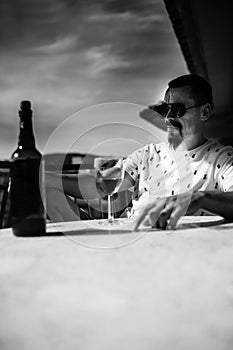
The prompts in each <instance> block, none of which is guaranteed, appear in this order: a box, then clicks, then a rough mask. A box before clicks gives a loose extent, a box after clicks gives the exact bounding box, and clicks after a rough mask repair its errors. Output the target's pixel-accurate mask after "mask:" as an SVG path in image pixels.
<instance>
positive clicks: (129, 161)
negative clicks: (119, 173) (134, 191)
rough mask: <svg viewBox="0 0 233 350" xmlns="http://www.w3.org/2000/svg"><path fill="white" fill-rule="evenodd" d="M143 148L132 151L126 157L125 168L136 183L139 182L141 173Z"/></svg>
mask: <svg viewBox="0 0 233 350" xmlns="http://www.w3.org/2000/svg"><path fill="white" fill-rule="evenodd" d="M142 153H143V148H140V149H138V150H137V151H135V152H133V153H131V154H130V155H129V156H128V157H127V158H125V159H124V169H125V171H126V172H127V173H128V174H129V176H130V177H131V178H132V179H133V181H134V183H136V182H137V179H138V174H139V170H138V169H139V164H140V161H141V158H142Z"/></svg>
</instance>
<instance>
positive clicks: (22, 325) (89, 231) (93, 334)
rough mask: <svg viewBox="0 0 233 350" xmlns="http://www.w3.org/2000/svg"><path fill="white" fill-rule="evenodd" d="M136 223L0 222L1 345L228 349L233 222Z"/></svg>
mask: <svg viewBox="0 0 233 350" xmlns="http://www.w3.org/2000/svg"><path fill="white" fill-rule="evenodd" d="M131 225H132V223H131V222H127V223H126V222H125V221H124V222H123V224H121V225H118V226H117V227H116V228H114V229H113V230H109V229H108V228H105V226H103V227H102V225H100V224H99V223H98V222H96V221H95V222H93V221H81V222H68V223H58V224H48V226H47V231H48V233H47V235H46V237H37V238H19V237H14V236H13V234H12V231H11V229H3V230H0V249H1V252H0V296H1V298H0V315H1V316H0V348H1V350H9V349H10V350H11V349H12V350H13V349H14V350H32V349H33V350H37V349H38V350H39V349H40V350H41V349H45V350H47V349H58V350H60V349H66V350H67V349H68V350H69V349H82V350H86V349H88V350H89V349H91V350H92V349H93V350H98V349H101V350H105V349H106V350H107V349H111V350H112V349H114V350H115V349H127V350H131V349H134V350H139V349H140V350H155V349H156V350H158V349H159V350H160V349H164V350H170V349H173V350H174V349H175V350H176V349H177V350H182V349H184V350H192V349H195V350H196V349H198V350H199V349H201V350H202V349H203V350H209V349H211V350H215V349H216V350H230V349H232V348H233V223H224V222H223V220H222V219H221V218H219V217H214V216H212V217H186V218H184V219H182V220H181V222H180V224H179V226H178V228H177V229H176V230H175V231H160V230H149V231H146V230H145V229H141V230H140V231H139V232H132V231H131Z"/></svg>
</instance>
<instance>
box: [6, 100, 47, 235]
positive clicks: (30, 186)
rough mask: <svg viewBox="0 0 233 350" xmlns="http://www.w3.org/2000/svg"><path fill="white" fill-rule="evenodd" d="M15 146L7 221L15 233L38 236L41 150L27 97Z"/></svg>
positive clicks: (42, 229) (42, 224)
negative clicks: (39, 149) (37, 144)
mask: <svg viewBox="0 0 233 350" xmlns="http://www.w3.org/2000/svg"><path fill="white" fill-rule="evenodd" d="M19 118H20V130H19V138H18V147H17V149H16V150H15V151H14V153H13V154H12V156H11V160H12V162H11V190H10V203H11V209H10V211H11V223H12V229H13V233H14V235H16V236H41V235H44V234H45V233H46V217H45V208H44V205H43V200H42V195H41V193H43V191H41V190H40V181H41V179H42V170H41V169H42V167H41V159H42V155H41V153H40V152H39V151H38V150H37V149H36V145H35V138H34V135H33V128H32V110H31V102H30V101H22V102H21V104H20V110H19Z"/></svg>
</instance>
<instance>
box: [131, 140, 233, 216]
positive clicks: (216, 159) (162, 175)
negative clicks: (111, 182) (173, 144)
mask: <svg viewBox="0 0 233 350" xmlns="http://www.w3.org/2000/svg"><path fill="white" fill-rule="evenodd" d="M124 167H125V171H126V172H127V173H128V174H129V175H130V176H131V178H132V179H133V180H134V183H135V187H134V195H133V212H135V211H137V210H138V209H140V208H141V207H142V206H144V205H145V204H146V203H147V202H148V200H156V199H159V198H161V197H168V196H171V195H176V194H181V193H185V192H188V191H191V192H192V191H219V192H220V191H223V192H226V191H229V190H230V189H232V190H233V147H232V146H223V145H222V144H220V143H216V142H213V141H206V142H205V143H204V144H203V145H201V146H199V147H197V148H195V149H193V150H191V151H187V150H185V149H184V148H182V146H180V147H178V149H177V150H173V149H171V148H170V147H169V144H168V143H159V144H148V145H146V146H144V147H142V148H140V149H139V150H137V151H135V152H134V153H132V154H131V155H129V156H128V157H127V158H126V159H125V161H124Z"/></svg>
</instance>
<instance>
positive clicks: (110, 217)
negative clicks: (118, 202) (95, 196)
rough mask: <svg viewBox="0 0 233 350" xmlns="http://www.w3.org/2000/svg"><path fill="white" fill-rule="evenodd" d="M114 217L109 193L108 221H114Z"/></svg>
mask: <svg viewBox="0 0 233 350" xmlns="http://www.w3.org/2000/svg"><path fill="white" fill-rule="evenodd" d="M113 220H114V217H113V215H112V210H111V196H110V195H108V222H110V223H111V222H113Z"/></svg>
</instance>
